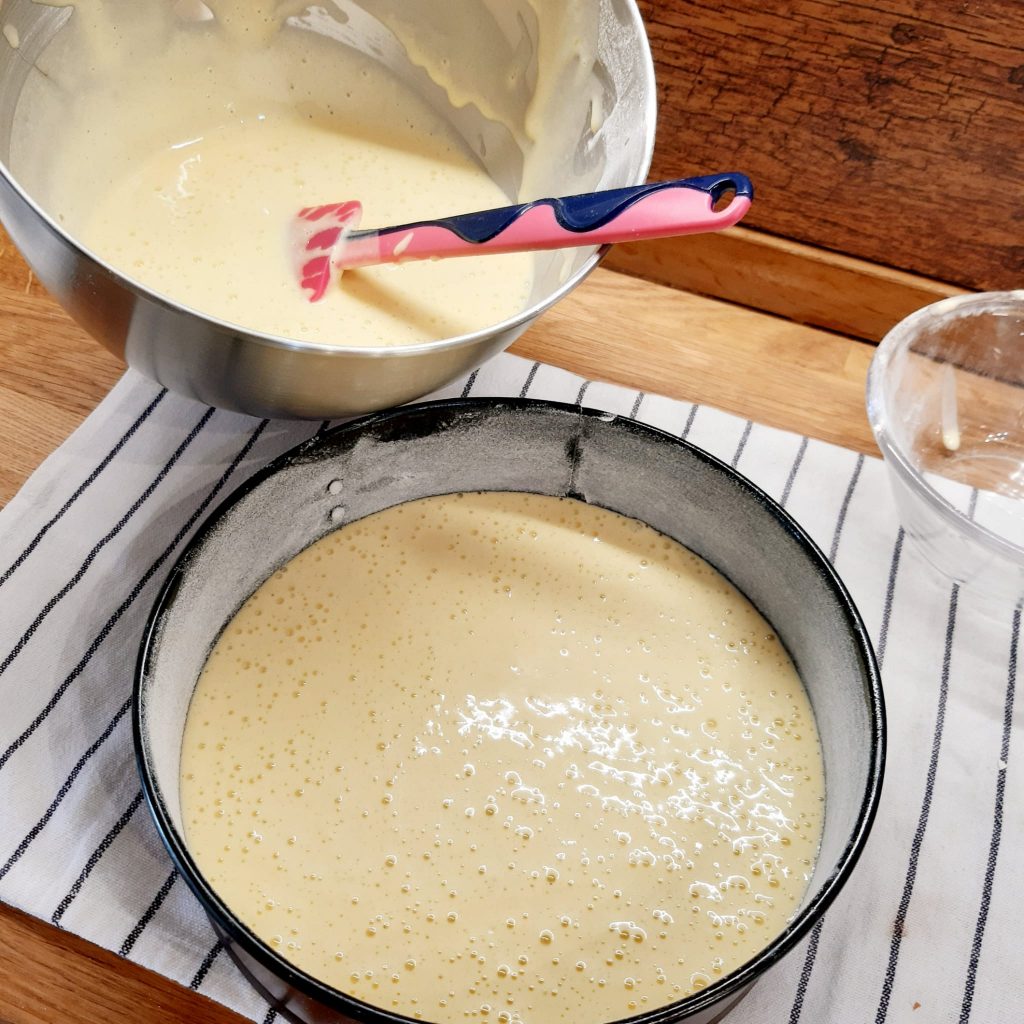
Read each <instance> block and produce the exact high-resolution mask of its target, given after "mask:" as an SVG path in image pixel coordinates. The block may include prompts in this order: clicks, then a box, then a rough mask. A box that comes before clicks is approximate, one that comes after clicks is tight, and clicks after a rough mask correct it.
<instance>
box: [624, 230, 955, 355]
mask: <svg viewBox="0 0 1024 1024" xmlns="http://www.w3.org/2000/svg"><path fill="white" fill-rule="evenodd" d="M605 266H606V267H608V268H609V269H611V270H618V271H621V272H622V273H626V274H632V275H633V276H635V277H642V278H645V279H646V280H648V281H656V282H658V283H660V284H667V285H671V286H672V287H673V288H679V289H682V290H683V291H688V292H697V293H698V294H700V295H712V296H715V297H716V298H719V299H726V300H728V301H730V302H736V303H740V304H742V305H744V306H751V307H753V308H754V309H760V310H763V311H764V312H766V313H775V314H777V315H778V316H783V317H785V318H786V319H787V320H796V321H797V322H798V323H805V324H810V325H812V326H814V327H824V328H825V329H826V330H830V331H837V332H838V333H840V334H847V335H850V336H851V337H854V338H863V339H866V340H868V341H880V340H881V339H882V337H883V336H884V335H885V333H886V332H887V331H888V330H889V329H890V328H891V327H892V326H893V325H894V324H897V323H899V321H900V320H902V319H903V318H904V317H905V316H908V315H909V314H910V313H912V312H913V311H914V310H915V309H920V308H921V307H922V306H927V305H928V304H929V303H932V302H938V301H939V300H940V299H945V298H948V297H949V296H951V295H958V294H962V293H963V291H964V290H963V289H962V288H957V287H956V286H955V285H949V284H944V283H942V282H941V281H932V280H929V279H928V278H925V277H921V276H919V275H917V274H908V273H906V272H905V271H902V270H894V269H893V268H892V267H883V266H881V265H879V264H877V263H868V262H867V261H866V260H860V259H856V258H854V257H852V256H844V255H842V254H841V253H835V252H829V251H828V250H825V249H819V248H817V247H815V246H812V245H805V244H803V243H802V242H794V241H792V240H790V239H788V238H776V237H775V236H774V235H767V234H765V233H764V232H762V231H753V230H751V229H749V228H744V227H736V228H730V229H729V230H728V231H720V232H718V233H716V234H710V235H687V236H684V237H682V238H662V239H659V240H658V241H656V242H633V243H624V244H622V245H616V246H615V248H614V249H612V252H611V254H610V255H609V257H608V259H607V260H606V261H605Z"/></svg>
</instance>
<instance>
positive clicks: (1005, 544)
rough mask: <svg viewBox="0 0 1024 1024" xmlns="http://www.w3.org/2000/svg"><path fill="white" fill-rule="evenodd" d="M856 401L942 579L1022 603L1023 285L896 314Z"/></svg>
mask: <svg viewBox="0 0 1024 1024" xmlns="http://www.w3.org/2000/svg"><path fill="white" fill-rule="evenodd" d="M867 406H868V418H869V419H870V421H871V427H872V430H874V433H875V439H876V440H877V442H878V447H879V448H880V449H881V451H882V455H883V456H884V458H885V464H886V466H887V467H888V470H889V479H890V482H891V484H892V489H893V493H894V495H895V497H896V502H897V505H898V507H899V512H900V517H901V520H902V522H903V526H904V529H905V530H906V532H907V535H908V536H910V537H912V538H913V539H914V540H915V541H916V542H917V544H918V545H919V546H920V549H921V551H922V552H923V553H924V555H925V557H926V558H927V559H928V560H929V561H930V562H931V564H932V565H933V566H935V568H937V569H938V570H939V571H940V572H942V573H944V574H945V575H946V576H947V577H949V578H950V579H951V580H953V581H955V582H957V583H960V584H963V585H965V586H968V587H970V588H971V589H972V590H974V591H977V592H979V593H983V594H986V595H988V596H990V597H992V598H994V599H998V600H1001V601H1003V600H1005V601H1010V602H1021V601H1024V291H1014V292H988V293H981V294H976V295H963V296H957V297H956V298H951V299H944V300H943V301H941V302H937V303H935V304H933V305H931V306H926V307H925V308H924V309H920V310H918V311H917V312H916V313H913V314H911V315H910V316H909V317H907V318H906V319H905V320H903V321H901V322H900V323H899V324H897V325H896V326H895V327H894V328H893V329H892V330H891V331H890V332H889V333H888V334H887V335H886V336H885V338H884V339H883V340H882V343H881V344H880V345H879V346H878V350H877V352H876V353H875V357H874V359H873V360H872V363H871V369H870V371H869V373H868V386H867Z"/></svg>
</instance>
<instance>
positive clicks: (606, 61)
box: [0, 0, 655, 418]
mask: <svg viewBox="0 0 1024 1024" xmlns="http://www.w3.org/2000/svg"><path fill="white" fill-rule="evenodd" d="M267 7H268V5H260V6H259V8H257V7H255V6H254V5H251V4H248V3H241V2H239V0H209V3H208V4H205V5H204V4H189V3H186V4H168V3H166V2H164V0H143V2H140V3H135V4H131V5H118V6H116V7H113V6H112V5H108V4H102V5H101V4H99V3H96V2H94V0H78V3H75V4H72V5H70V6H66V7H54V6H49V5H46V4H39V3H35V2H32V0H8V2H7V3H5V4H4V20H5V23H6V24H7V25H9V26H10V27H11V29H12V31H11V33H9V34H8V37H9V40H10V39H17V41H18V46H17V48H16V49H15V48H14V47H12V46H11V45H10V43H9V41H8V42H7V43H4V42H3V41H0V161H2V163H0V217H2V219H3V222H4V224H5V226H6V227H7V230H8V231H9V233H10V234H11V236H12V238H13V239H14V241H15V243H16V244H17V245H18V247H19V248H20V249H21V250H22V252H23V253H24V254H25V256H26V258H27V259H28V261H29V262H30V264H31V265H32V267H33V269H34V270H35V272H36V274H37V276H38V277H39V278H40V280H41V281H42V282H43V283H44V284H45V285H46V286H47V288H49V289H50V291H51V292H52V293H53V294H54V295H55V296H56V297H57V299H58V300H59V301H60V302H61V303H62V304H63V305H64V306H65V308H66V309H67V310H68V311H69V312H70V313H71V315H72V316H74V317H75V318H76V319H77V320H78V321H79V322H80V323H81V324H82V325H83V326H84V327H85V328H86V329H87V330H88V331H89V332H90V333H92V334H93V336H94V337H96V338H97V339H98V340H99V341H100V342H101V343H102V344H104V345H106V346H107V347H108V348H110V349H111V350H112V351H114V352H115V353H117V354H118V355H121V356H123V357H124V358H125V359H126V360H127V362H128V363H129V364H130V365H131V366H133V367H135V368H136V369H139V370H141V371H142V372H143V373H146V374H147V375H149V376H150V377H152V378H154V379H155V380H157V381H159V382H160V383H162V384H164V385H165V386H167V387H169V388H171V389H172V390H174V391H177V392H179V393H181V394H184V395H188V396H190V397H193V398H197V399H199V400H202V401H206V402H210V403H212V404H215V405H219V406H223V407H226V408H232V409H238V410H241V411H244V412H248V413H252V414H257V415H268V416H291V417H310V418H332V417H337V416H342V415H349V414H353V413H356V412H367V411H371V410H374V409H380V408H385V407H388V406H392V405H395V404H399V403H402V402H406V401H409V400H411V399H414V398H416V397H420V396H422V395H424V394H427V393H428V392H430V391H431V390H433V389H435V388H437V387H439V386H441V385H443V384H445V383H447V382H449V381H451V380H452V379H454V378H455V377H457V376H459V375H460V374H462V373H465V372H466V371H467V370H469V369H471V368H472V367H474V366H477V365H479V364H480V363H481V362H483V361H484V360H485V359H487V358H488V357H490V356H491V355H493V354H495V353H496V352H498V351H500V350H501V349H503V348H506V347H507V346H508V345H510V344H511V343H512V342H513V341H514V340H515V338H516V337H518V335H519V334H520V333H521V332H522V331H523V330H525V328H526V327H527V326H528V325H529V324H530V323H531V322H532V320H533V319H534V318H535V317H536V316H537V315H538V314H539V313H541V312H542V311H543V310H544V309H546V308H547V307H548V306H550V305H551V304H552V303H554V302H555V301H557V300H558V299H559V298H561V297H562V296H563V295H565V294H566V293H567V292H568V291H570V290H571V289H572V288H574V287H575V286H576V285H577V284H579V283H580V281H582V280H583V278H584V277H585V276H586V275H587V273H588V272H589V271H590V270H592V269H593V267H594V266H595V265H596V263H597V261H598V259H599V257H600V255H601V254H600V252H598V251H595V250H594V249H593V248H583V249H579V250H575V249H574V250H560V251H556V252H551V253H538V254H532V255H528V254H518V255H510V256H498V257H470V258H469V259H466V260H450V261H441V262H440V263H434V264H430V263H417V264H408V265H405V266H401V267H395V266H393V267H386V268H373V269H371V270H368V271H358V272H353V273H350V274H347V275H346V278H345V281H344V282H343V283H339V284H338V285H337V287H334V288H332V290H331V292H330V293H329V295H328V296H327V297H326V298H325V299H324V300H323V301H322V302H318V303H316V304H310V303H309V302H307V301H306V299H305V297H304V296H303V295H302V293H301V290H300V289H299V287H298V285H297V282H296V281H295V280H294V270H293V268H292V266H291V263H290V258H289V255H288V246H287V242H286V236H287V230H286V229H287V222H288V221H289V219H290V218H291V217H292V216H293V215H294V213H297V212H298V210H299V209H300V208H301V207H304V206H309V205H316V204H318V203H325V202H335V201H341V200H348V199H361V200H363V201H364V205H365V207H366V209H365V211H364V213H365V216H364V226H366V227H374V226H384V225H385V224H387V223H389V222H390V223H405V222H408V221H414V220H419V219H425V218H431V217H437V216H445V215H450V214H455V213H460V212H464V211H467V210H470V209H473V208H478V209H479V208H486V207H493V206H502V205H505V204H506V203H507V202H509V201H525V200H530V199H536V198H540V197H542V196H550V195H567V194H573V193H579V192H585V191H590V190H593V189H597V188H615V187H620V186H626V185H633V184H638V183H640V182H642V181H643V180H644V178H645V177H646V174H647V170H648V166H649V164H650V159H651V153H652V149H653V139H654V120H655V117H654V113H655V111H654V108H655V93H654V74H653V65H652V61H651V56H650V51H649V47H648V43H647V38H646V34H645V32H644V28H643V24H642V22H641V20H640V16H639V13H638V11H637V8H636V5H635V2H634V0H581V2H570V0H562V2H556V3H553V2H551V0H544V2H540V0H500V2H499V0H478V2H469V0H467V2H465V3H460V4H458V5H456V6H453V7H452V8H448V7H446V6H445V7H443V9H442V8H439V7H438V5H437V4H433V3H428V2H426V0H417V2H408V0H407V2H404V3H401V4H398V3H395V2H394V0H335V2H334V3H333V4H331V5H326V6H316V5H310V6H309V7H308V8H304V7H303V6H302V5H301V4H279V5H277V7H276V8H275V7H274V5H269V7H270V9H272V10H276V11H277V12H278V13H277V14H275V15H274V16H273V17H271V18H270V19H269V20H268V19H267V18H266V17H265V16H264V9H265V8H267Z"/></svg>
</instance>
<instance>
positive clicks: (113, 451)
mask: <svg viewBox="0 0 1024 1024" xmlns="http://www.w3.org/2000/svg"><path fill="white" fill-rule="evenodd" d="M466 390H469V391H470V393H472V394H473V395H477V396H484V395H518V394H526V395H529V396H530V397H535V398H547V399H556V400H559V401H566V402H577V401H580V402H582V403H583V404H585V405H587V406H591V407H596V408H600V409H604V410H608V411H610V412H614V413H618V414H622V415H631V416H635V417H637V418H638V419H640V420H642V421H644V422H647V423H650V424H652V425H653V426H656V427H659V428H661V429H663V430H666V431H668V432H670V433H672V434H675V435H684V436H686V437H687V438H688V439H689V440H690V441H692V442H694V443H696V444H697V445H700V446H701V447H703V448H706V449H707V450H709V451H710V452H712V453H713V454H715V455H717V456H718V457H719V458H721V459H723V460H725V461H726V462H729V463H732V464H733V465H735V466H737V468H738V469H739V470H740V471H741V472H743V473H745V474H746V475H747V476H749V477H751V478H752V479H753V480H754V481H755V482H756V483H758V484H759V485H760V486H761V487H763V488H764V489H765V490H767V491H768V493H769V494H772V495H773V496H775V497H776V498H778V499H779V500H781V501H782V502H783V503H784V504H785V505H786V507H787V508H788V509H789V511H790V512H792V513H793V515H795V517H796V518H797V519H798V520H799V521H800V522H801V523H802V524H803V525H804V526H805V527H806V528H807V529H808V531H809V532H810V533H811V535H812V536H813V537H814V538H815V539H816V540H817V542H818V544H819V545H821V547H822V549H823V550H824V551H825V552H827V553H828V554H829V555H830V557H831V558H832V559H833V561H834V562H835V564H836V567H837V569H838V570H839V572H840V574H841V575H842V576H843V578H844V579H845V581H846V582H847V584H848V585H849V587H850V589H851V591H852V593H853V595H854V598H855V600H856V601H857V603H858V605H859V607H860V609H861V612H862V613H863V615H864V618H865V620H866V622H867V626H868V629H869V632H870V635H871V637H872V639H873V641H874V643H875V645H876V648H877V651H878V656H879V659H880V660H881V662H882V666H883V677H884V683H885V692H886V698H887V702H888V710H889V721H890V727H891V732H890V736H891V743H890V749H889V764H888V774H887V780H886V784H885V789H884V794H883V800H882V805H881V810H880V813H879V816H878V820H877V823H876V825H875V827H874V831H873V833H872V836H871V839H870V841H869V843H868V847H867V850H866V852H865V855H864V857H863V858H862V860H861V863H860V865H859V867H858V869H857V871H856V873H855V875H854V877H853V879H852V881H851V882H850V884H849V885H848V886H847V887H846V889H845V890H844V892H843V893H842V895H841V896H840V898H839V900H838V901H837V902H836V904H835V905H834V906H833V908H832V909H831V910H830V911H829V912H828V914H827V916H826V918H825V920H824V923H823V924H822V925H821V926H820V927H818V928H816V929H815V930H814V931H813V932H812V934H811V935H810V937H809V939H808V940H807V941H806V942H805V943H804V944H803V945H802V946H801V947H800V948H799V949H797V950H796V951H795V952H794V953H793V955H792V956H790V957H789V958H788V960H787V962H785V963H784V964H783V965H782V966H781V967H780V968H779V969H778V970H777V971H776V972H774V973H773V975H772V976H770V977H769V978H768V979H767V980H766V981H765V982H763V983H762V984H761V985H759V986H758V987H756V988H755V990H754V991H753V993H752V994H751V995H750V996H749V997H748V998H747V999H746V1000H745V1001H744V1002H743V1003H742V1004H741V1005H740V1007H739V1008H738V1009H737V1010H736V1011H735V1013H734V1014H733V1015H731V1016H730V1020H735V1021H737V1022H755V1024H779V1022H785V1021H789V1022H792V1024H795V1022H798V1021H804V1022H807V1024H847V1022H858V1024H860V1022H872V1024H874V1022H885V1021H889V1022H893V1024H896V1022H904V1021H913V1022H918V1021H920V1022H926V1021H927V1022H928V1024H938V1022H966V1021H968V1020H974V1021H977V1022H979V1024H982V1022H983V1024H999V1022H1009V1021H1013V1020H1020V1019H1021V1014H1022V1013H1024V1010H1022V1009H1021V1006H1022V1003H1024V970H1022V962H1021V958H1020V953H1019V950H1020V939H1019V929H1020V906H1019V904H1020V900H1021V893H1022V891H1024V750H1018V749H1017V748H1018V747H1019V746H1020V744H1021V742H1024V736H1021V735H1020V733H1021V730H1022V726H1021V721H1020V716H1019V714H1018V715H1017V716H1016V717H1015V716H1014V710H1013V695H1014V685H1015V682H1016V675H1017V672H1018V667H1017V666H1018V658H1017V653H1018V644H1019V635H1020V612H1019V610H1015V609H1013V608H1009V607H1006V608H991V609H990V608H985V607H983V606H981V605H980V604H978V603H977V602H976V601H975V599H974V598H973V597H972V596H970V595H969V594H968V593H966V592H959V593H958V592H957V591H956V589H955V588H951V587H950V586H949V585H948V584H946V583H944V582H943V581H942V580H941V579H939V578H938V577H937V576H935V575H933V573H932V572H931V571H930V570H929V569H928V568H927V567H926V565H925V564H924V563H923V562H922V560H921V558H920V557H919V556H918V554H917V552H916V550H914V547H913V545H912V544H911V543H909V542H908V543H907V544H904V543H903V535H902V533H901V532H900V530H899V525H898V522H897V518H896V511H895V508H894V505H893V502H892V500H891V498H890V494H889V490H888V486H887V481H886V480H885V477H884V472H883V467H882V466H881V464H880V463H879V462H878V461H877V460H875V459H871V458H865V457H863V456H858V455H856V454H854V453H853V452H850V451H846V450H844V449H842V448H837V447H834V446H831V445H827V444H823V443H820V442H817V441H807V440H806V439H804V438H801V437H798V436H795V435H792V434H787V433H783V432H781V431H777V430H773V429H770V428H767V427H762V426H756V425H751V424H750V423H749V422H744V421H743V420H741V419H738V418H736V417H734V416H730V415H726V414H724V413H722V412H719V411H716V410H714V409H711V408H707V407H695V406H691V405H689V404H687V403H682V402H675V401H670V400H668V399H665V398H661V397H658V396H655V395H642V394H638V393H637V392H636V391H632V390H629V389H626V388H621V387H615V386H612V385H608V384H601V383H589V382H586V381H584V380H582V379H580V378H578V377H575V376H573V375H571V374H569V373H566V372H564V371H561V370H557V369H553V368H551V367H548V366H542V365H537V364H530V363H528V362H524V361H522V360H520V359H517V358H515V357H512V356H508V355H504V356H501V357H499V358H498V359H495V360H493V361H492V362H490V363H489V364H487V365H486V366H485V367H484V368H483V369H482V370H480V371H479V372H478V373H477V374H476V375H474V376H473V377H471V378H470V379H469V381H468V382H467V381H461V382H458V383H456V384H455V385H452V386H451V387H449V388H446V389H444V391H443V392H440V393H439V397H440V396H445V397H447V396H454V395H459V394H461V393H463V392H464V391H466ZM319 426H320V425H319V424H303V423H294V422H267V421H259V420H254V419H249V418H247V417H244V416H239V415H235V414H232V413H228V412H222V411H214V410H211V409H208V408H206V407H205V406H201V405H197V404H195V403H193V402H190V401H187V400H184V399H180V398H178V397H176V396H174V395H170V394H167V393H165V392H163V391H162V390H160V389H158V388H157V387H156V386H155V385H153V384H151V383H149V382H148V381H146V380H144V379H143V378H142V377H140V376H137V375H135V374H133V373H128V374H127V375H126V376H125V377H124V379H123V380H122V381H121V382H120V383H119V384H118V385H117V387H116V388H115V389H114V390H113V392H112V393H111V395H110V396H109V397H108V398H107V399H106V400H105V401H104V402H103V403H102V405H101V406H100V407H99V408H98V409H97V410H96V411H95V412H94V413H93V414H92V415H91V416H90V417H89V418H88V420H87V421H86V422H85V423H84V424H83V426H82V427H81V428H80V429H79V430H78V431H77V432H76V433H75V434H74V435H73V436H72V437H71V438H70V439H69V440H68V441H67V443H66V444H64V445H63V446H62V447H61V448H60V449H59V450H58V451H57V452H56V453H54V454H53V455H52V456H51V457H50V458H49V459H47V461H46V462H45V463H44V464H43V466H42V467H41V468H40V469H39V470H38V471H37V472H36V473H35V475H34V476H33V477H32V478H31V479H30V480H29V481H28V483H27V484H26V485H25V486H24V488H23V489H22V491H21V492H20V493H19V494H18V495H17V497H15V498H14V499H13V500H12V501H11V503H10V504H9V506H8V507H7V508H6V509H5V510H4V511H3V512H2V513H0V701H2V711H0V824H2V827H0V900H3V901H5V902H8V903H10V904H12V905H14V906H16V907H19V908H22V909H23V910H26V911H28V912H29V913H31V914H35V915H37V916H39V917H41V918H44V919H46V920H48V921H53V922H55V923H57V924H58V925H60V927H62V928H67V929H70V930H71V931H73V932H76V933H78V934H80V935H82V936H84V937H85V938H87V939H90V940H92V941H93V942H96V943H99V944H100V945H102V946H105V947H107V948H108V949H112V950H119V951H120V952H121V953H122V954H123V955H125V956H127V957H130V958H131V959H132V960H135V961H137V962H139V963H141V964H145V965H146V966H147V967H150V968H153V969H154V970H156V971H159V972H161V973H163V974H165V975H168V976H169V977H171V978H174V979H176V980H178V981H180V982H181V983H182V984H185V985H191V986H192V987H193V988H198V989H200V990H201V991H202V992H204V993H206V994H207V995H209V996H212V997H213V998H214V999H218V1000H221V1001H222V1002H224V1003H226V1004H228V1005H230V1006H232V1007H234V1008H235V1009H237V1010H238V1011H240V1012H241V1013H243V1014H245V1015H247V1016H249V1017H251V1018H253V1019H254V1020H270V1019H273V1017H274V1012H273V1011H272V1010H270V1009H269V1008H268V1007H267V1005H266V1004H265V1003H264V1002H263V1001H262V1000H261V999H260V998H259V997H257V996H256V995H255V994H254V993H253V992H252V991H251V990H250V989H249V988H248V986H247V985H246V983H245V982H244V981H243V979H242V978H241V976H240V975H239V974H238V972H237V971H236V970H235V968H234V967H233V965H232V964H231V962H230V961H229V959H228V957H227V956H226V955H223V953H222V951H221V949H220V947H219V945H217V943H216V942H215V938H214V935H213V933H212V931H211V929H210V926H209V925H208V923H207V922H206V919H205V918H204V916H203V914H202V912H201V911H200V909H199V907H198V906H197V904H196V901H195V900H194V899H193V897H192V895H191V894H190V892H189V891H188V889H187V888H186V886H185V885H184V884H183V883H182V882H181V881H180V880H178V879H177V877H176V875H175V874H174V872H173V870H172V868H171V865H170V862H169V860H168V858H167V855H166V854H165V852H164V850H163V848H162V846H161V845H160V842H159V840H158V839H157V836H156V833H155V831H154V829H153V826H152V824H151V822H150V819H149V817H148V815H147V813H146V810H145V807H144V806H142V800H141V795H140V793H139V785H138V781H137V777H136V772H135V765H134V762H133V756H132V745H131V736H130V729H129V716H128V714H127V712H128V708H129V698H130V691H131V682H132V671H133V667H134V663H135V657H136V651H137V647H138V643H139V639H140V634H141V630H142V626H143V623H144V621H145V618H146V615H147V612H148V610H149V608H150V605H151V604H152V601H153V599H154V597H155V596H156V593H157V589H158V587H159V585H160V582H161V579H162V578H163V576H164V575H165V574H166V572H167V570H168V569H169V568H170V566H171V564H172V562H173V560H174V558H175V557H176V555H177V553H178V552H179V551H180V550H181V547H182V545H183V543H184V542H185V540H186V538H187V537H188V536H189V535H190V534H191V532H192V531H193V530H194V528H195V527H196V525H197V524H198V523H199V522H201V520H202V518H203V517H204V515H205V514H206V513H207V512H208V511H209V510H210V509H211V507H213V506H214V505H215V503H217V502H218V501H219V500H220V499H222V498H223V497H224V496H225V495H227V494H228V493H229V492H230V491H231V490H232V489H233V488H234V487H235V486H236V485H237V484H239V483H241V482H242V481H243V480H245V479H246V477H247V476H249V475H250V474H251V473H252V472H253V471H254V470H256V469H257V468H259V467H260V466H262V465H264V464H265V463H266V462H267V461H268V460H270V459H271V458H273V457H274V456H275V455H278V454H280V453H281V452H283V451H285V450H286V449H287V448H289V447H291V446H292V445H294V444H296V443H297V442H299V441H303V440H305V439H306V438H307V437H309V436H310V435H311V434H312V433H314V432H315V431H316V430H317V429H318V427H319Z"/></svg>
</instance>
